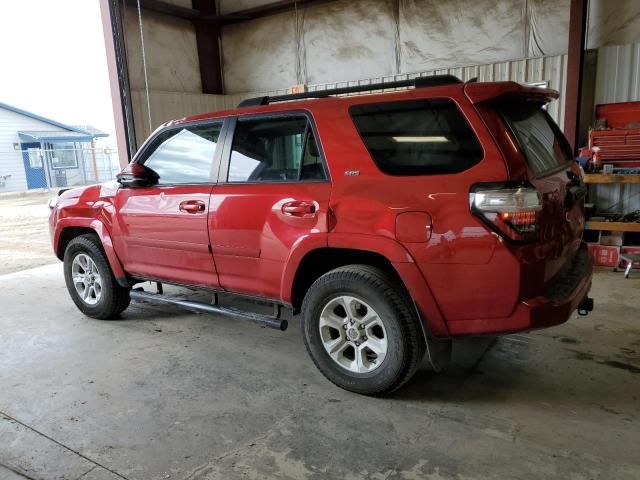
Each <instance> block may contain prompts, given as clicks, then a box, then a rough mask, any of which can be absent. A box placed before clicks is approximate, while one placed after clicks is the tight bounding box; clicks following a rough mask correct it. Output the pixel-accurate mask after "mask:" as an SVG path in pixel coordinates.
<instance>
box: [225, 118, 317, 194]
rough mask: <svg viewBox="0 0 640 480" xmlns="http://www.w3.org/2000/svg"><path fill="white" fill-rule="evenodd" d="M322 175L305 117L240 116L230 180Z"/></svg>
mask: <svg viewBox="0 0 640 480" xmlns="http://www.w3.org/2000/svg"><path fill="white" fill-rule="evenodd" d="M299 178H300V179H302V180H313V179H322V178H324V170H323V168H322V161H321V158H320V154H319V152H318V149H317V146H316V143H315V139H314V138H313V133H312V132H311V129H310V128H309V122H308V121H307V119H306V117H289V118H286V117H279V118H268V119H248V120H244V119H239V120H238V123H237V125H236V128H235V133H234V138H233V146H232V149H231V161H230V164H229V175H228V181H229V182H286V181H296V180H298V179H299Z"/></svg>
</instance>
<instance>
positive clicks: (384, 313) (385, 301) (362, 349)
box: [302, 265, 425, 395]
mask: <svg viewBox="0 0 640 480" xmlns="http://www.w3.org/2000/svg"><path fill="white" fill-rule="evenodd" d="M418 321H419V320H418V318H417V315H416V313H415V311H414V308H413V305H412V304H411V299H410V298H409V297H408V295H407V294H406V292H405V291H404V290H403V289H402V287H401V286H400V285H399V284H398V282H397V281H396V280H395V279H394V278H393V277H391V276H390V275H389V274H387V273H386V272H384V271H383V270H380V269H378V268H374V267H371V266H368V265H349V266H345V267H340V268H337V269H335V270H332V271H330V272H328V273H326V274H325V275H323V276H322V277H320V278H319V279H318V280H316V282H315V283H314V284H313V285H312V286H311V288H310V289H309V291H308V292H307V294H306V296H305V298H304V301H303V303H302V333H303V336H304V343H305V346H306V347H307V351H308V352H309V355H310V356H311V358H312V360H313V362H314V363H315V365H316V366H317V367H318V369H319V370H320V371H321V372H322V374H323V375H324V376H325V377H327V379H328V380H330V381H331V382H333V383H334V384H336V385H337V386H339V387H341V388H344V389H345V390H349V391H351V392H355V393H360V394H365V395H384V394H387V393H390V392H393V391H394V390H397V389H398V388H400V387H401V386H402V385H404V383H405V382H407V381H408V380H409V379H410V378H411V377H412V376H413V374H414V373H415V371H416V370H417V367H418V365H419V364H420V361H421V360H422V358H423V356H424V352H425V342H424V338H423V335H422V333H421V330H420V326H419V323H418Z"/></svg>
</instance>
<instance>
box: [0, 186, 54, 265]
mask: <svg viewBox="0 0 640 480" xmlns="http://www.w3.org/2000/svg"><path fill="white" fill-rule="evenodd" d="M53 195H54V194H53V192H46V191H42V190H37V191H30V192H23V193H17V194H16V193H12V194H2V195H0V275H2V274H5V273H11V272H18V271H20V270H25V269H27V268H31V267H37V266H39V265H47V264H49V263H51V262H52V250H51V240H50V238H49V226H48V224H47V219H48V218H49V207H47V200H49V198H51V197H52V196H53ZM53 260H55V258H53Z"/></svg>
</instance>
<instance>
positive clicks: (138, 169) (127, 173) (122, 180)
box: [116, 163, 160, 187]
mask: <svg viewBox="0 0 640 480" xmlns="http://www.w3.org/2000/svg"><path fill="white" fill-rule="evenodd" d="M159 178H160V176H159V175H158V174H157V173H156V172H154V171H153V170H152V169H150V168H149V167H145V166H144V165H142V164H141V163H130V164H129V165H127V166H126V167H125V168H124V169H123V170H122V171H121V172H120V173H119V174H118V175H116V180H117V181H118V183H119V184H120V185H122V186H123V187H148V186H150V185H155V184H156V183H158V179H159Z"/></svg>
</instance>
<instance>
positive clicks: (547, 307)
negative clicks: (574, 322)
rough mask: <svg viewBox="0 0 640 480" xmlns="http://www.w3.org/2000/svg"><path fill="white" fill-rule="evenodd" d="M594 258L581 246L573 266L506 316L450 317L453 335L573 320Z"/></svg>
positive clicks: (587, 286)
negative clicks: (452, 318) (479, 317)
mask: <svg viewBox="0 0 640 480" xmlns="http://www.w3.org/2000/svg"><path fill="white" fill-rule="evenodd" d="M592 276H593V262H592V260H591V257H590V256H589V254H588V253H587V252H586V249H583V248H582V249H580V251H579V252H578V254H577V255H576V258H575V259H574V261H573V263H572V265H571V266H570V268H568V269H567V270H566V271H565V272H564V273H563V274H562V275H560V276H559V278H557V279H556V280H554V281H553V282H552V284H551V285H549V286H548V287H547V288H546V289H545V292H544V294H543V295H540V296H537V297H534V298H531V299H528V300H525V301H522V302H520V303H519V304H518V305H517V306H516V308H515V310H514V311H513V313H512V314H511V315H510V316H508V317H502V318H483V319H478V320H461V321H449V322H447V323H448V327H449V333H450V334H451V335H480V334H498V333H512V332H522V331H526V330H535V329H538V328H546V327H551V326H554V325H559V324H561V323H564V322H566V321H567V320H569V318H570V317H571V315H572V314H573V312H574V311H575V310H576V309H577V308H578V306H579V305H580V304H581V303H582V301H583V300H585V299H586V297H587V295H588V293H589V290H590V289H591V279H592Z"/></svg>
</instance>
